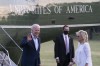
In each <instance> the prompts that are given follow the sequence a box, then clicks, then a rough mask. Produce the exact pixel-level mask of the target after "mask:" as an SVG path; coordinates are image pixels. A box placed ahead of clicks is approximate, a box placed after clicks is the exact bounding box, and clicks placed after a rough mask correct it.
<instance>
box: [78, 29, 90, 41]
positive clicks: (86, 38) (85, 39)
mask: <svg viewBox="0 0 100 66" xmlns="http://www.w3.org/2000/svg"><path fill="white" fill-rule="evenodd" d="M76 35H79V36H80V35H81V36H82V38H83V39H84V42H88V33H87V32H86V31H84V30H79V31H78V32H76Z"/></svg>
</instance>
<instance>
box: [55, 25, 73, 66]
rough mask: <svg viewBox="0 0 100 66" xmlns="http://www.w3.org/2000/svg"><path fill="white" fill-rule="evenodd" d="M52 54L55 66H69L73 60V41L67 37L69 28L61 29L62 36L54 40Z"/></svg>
mask: <svg viewBox="0 0 100 66" xmlns="http://www.w3.org/2000/svg"><path fill="white" fill-rule="evenodd" d="M54 43H55V46H54V53H55V59H56V62H57V66H70V65H71V63H72V62H73V60H72V59H73V58H74V45H73V39H72V38H71V37H70V36H69V27H68V26H67V25H65V26H64V27H63V34H61V35H60V36H58V37H56V39H55V40H54Z"/></svg>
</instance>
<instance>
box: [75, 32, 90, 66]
mask: <svg viewBox="0 0 100 66" xmlns="http://www.w3.org/2000/svg"><path fill="white" fill-rule="evenodd" d="M76 36H77V39H78V47H77V49H76V52H75V58H74V61H75V63H76V65H77V66H92V59H91V49H90V45H89V42H88V34H87V32H86V31H84V30H79V31H78V32H76Z"/></svg>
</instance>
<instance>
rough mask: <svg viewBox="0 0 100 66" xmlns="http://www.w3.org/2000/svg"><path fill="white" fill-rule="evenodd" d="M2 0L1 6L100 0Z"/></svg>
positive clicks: (0, 1) (0, 0)
mask: <svg viewBox="0 0 100 66" xmlns="http://www.w3.org/2000/svg"><path fill="white" fill-rule="evenodd" d="M27 1H28V2H27ZM27 1H26V0H0V5H1V6H4V5H5V6H8V5H9V4H14V5H25V4H32V1H33V3H34V4H35V3H38V4H40V5H46V4H48V3H65V2H67V3H71V2H94V1H100V0H27Z"/></svg>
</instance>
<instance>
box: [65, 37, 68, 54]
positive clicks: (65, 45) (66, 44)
mask: <svg viewBox="0 0 100 66" xmlns="http://www.w3.org/2000/svg"><path fill="white" fill-rule="evenodd" d="M65 47H66V54H67V53H68V47H67V36H65Z"/></svg>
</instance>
